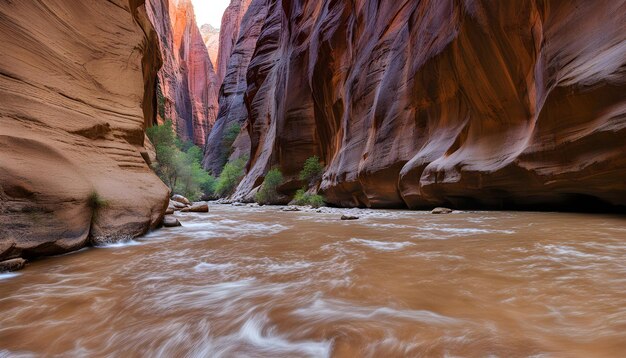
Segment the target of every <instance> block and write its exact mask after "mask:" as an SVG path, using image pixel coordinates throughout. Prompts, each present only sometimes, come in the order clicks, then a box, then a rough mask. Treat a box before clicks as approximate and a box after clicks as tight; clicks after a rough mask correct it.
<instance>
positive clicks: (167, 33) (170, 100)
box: [147, 0, 219, 147]
mask: <svg viewBox="0 0 626 358" xmlns="http://www.w3.org/2000/svg"><path fill="white" fill-rule="evenodd" d="M147 8H148V15H149V17H150V20H151V21H152V23H153V24H154V25H155V28H156V31H157V33H158V35H159V40H160V48H161V53H162V56H163V62H164V65H163V68H162V69H161V71H160V72H159V87H160V89H159V90H160V91H161V93H162V97H160V98H161V100H160V101H161V103H159V121H160V122H162V121H165V120H167V119H171V120H172V122H173V123H174V124H175V127H176V130H177V133H178V135H179V136H180V137H181V138H183V139H186V140H192V141H193V142H194V143H195V144H196V145H199V146H201V147H202V146H204V143H205V141H206V138H207V136H208V134H209V132H210V130H211V126H212V125H213V123H214V122H215V117H216V116H217V93H218V90H219V84H218V82H217V78H216V76H215V72H214V70H213V65H212V64H211V59H210V58H209V53H208V51H207V48H206V45H205V43H204V40H203V38H202V34H201V33H200V30H199V29H198V25H197V24H196V20H195V14H194V10H193V5H192V4H191V1H190V0H149V1H148V6H147Z"/></svg>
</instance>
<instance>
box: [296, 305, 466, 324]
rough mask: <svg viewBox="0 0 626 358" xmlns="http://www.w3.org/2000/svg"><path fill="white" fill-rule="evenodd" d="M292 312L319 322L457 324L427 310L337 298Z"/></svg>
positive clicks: (455, 320) (449, 318)
mask: <svg viewBox="0 0 626 358" xmlns="http://www.w3.org/2000/svg"><path fill="white" fill-rule="evenodd" d="M293 313H294V314H296V315H299V316H304V317H307V318H308V319H310V320H314V321H319V322H328V321H339V320H347V321H350V320H362V321H370V320H373V321H381V320H382V319H384V318H390V319H392V320H396V319H404V320H409V321H415V322H421V323H427V324H443V325H448V324H458V323H460V321H459V320H458V319H455V318H451V317H447V316H443V315H440V314H437V313H435V312H431V311H427V310H408V309H396V308H390V307H364V306H359V305H358V304H355V303H351V302H347V301H341V300H337V299H322V298H317V299H315V301H313V303H312V304H311V305H310V306H309V307H305V308H299V309H296V310H295V311H293Z"/></svg>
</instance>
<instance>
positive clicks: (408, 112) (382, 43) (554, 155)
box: [205, 0, 626, 208]
mask: <svg viewBox="0 0 626 358" xmlns="http://www.w3.org/2000/svg"><path fill="white" fill-rule="evenodd" d="M233 2H236V1H233ZM259 3H260V4H261V5H262V6H264V7H265V9H266V11H265V14H266V15H265V18H264V19H263V20H262V21H261V22H262V24H261V25H260V29H259V31H258V33H257V32H256V31H255V33H254V35H251V36H246V35H245V34H244V36H243V38H241V36H240V38H239V40H238V43H243V42H245V41H246V40H249V41H248V42H247V44H246V45H245V46H243V45H242V46H243V47H245V49H239V52H240V53H242V54H243V53H244V52H245V53H248V52H250V51H251V52H252V53H253V55H252V57H251V59H250V62H249V64H247V69H246V78H245V79H244V78H243V76H242V73H243V70H242V69H241V68H237V65H236V64H235V65H233V70H232V71H229V72H228V73H227V74H226V75H225V77H226V78H225V79H224V84H225V87H226V85H228V87H229V88H230V90H229V92H228V93H227V92H226V91H224V93H223V95H224V97H233V98H234V97H236V96H241V95H240V94H239V93H240V92H241V91H242V90H243V88H244V87H245V93H244V94H243V100H241V99H240V98H238V99H236V100H232V101H230V102H227V103H226V105H225V106H224V107H223V108H222V111H221V112H224V113H220V118H222V117H229V116H231V115H232V116H233V117H235V118H236V120H237V121H241V118H243V117H246V118H245V122H246V123H245V127H246V130H247V131H248V134H249V137H250V141H251V142H250V150H249V153H250V162H249V163H248V165H249V168H248V169H249V170H248V173H247V175H246V177H245V178H244V180H243V181H242V182H241V184H240V185H239V187H238V189H237V193H236V194H235V197H236V198H238V199H242V198H246V197H248V198H249V197H250V193H252V192H253V191H254V189H255V188H256V187H258V186H259V185H260V184H261V182H262V180H263V176H264V175H265V173H266V172H267V171H268V170H269V169H270V168H272V167H274V166H277V167H279V168H280V169H281V170H282V171H283V173H284V174H285V176H286V178H287V179H288V180H287V183H286V184H285V185H284V186H283V188H282V190H283V191H285V192H293V190H295V189H296V188H298V187H299V186H300V185H302V183H300V182H299V181H298V178H297V177H298V175H297V174H298V172H299V171H300V169H301V167H302V164H303V163H304V161H305V160H306V159H307V158H308V157H310V156H313V155H317V156H319V157H320V158H321V160H322V162H323V163H324V165H325V167H326V169H325V174H324V177H323V181H322V183H321V187H320V189H321V190H322V192H323V194H324V195H325V196H326V199H327V200H328V201H329V202H330V203H332V204H335V205H340V206H367V207H410V208H422V207H424V208H425V207H432V206H435V205H450V206H454V207H458V208H464V207H492V208H507V207H515V208H522V207H529V208H532V207H540V208H546V207H548V206H550V205H556V206H558V207H560V208H568V207H569V206H570V205H588V204H599V205H605V204H614V205H626V179H625V178H626V140H625V138H626V64H625V62H626V22H624V19H625V18H626V2H625V1H624V0H597V1H586V0H572V1H558V0H545V1H544V0H527V1H521V0H520V1H496V0H472V1H463V2H459V1H453V0H443V1H440V0H437V1H434V0H430V1H429V0H425V1H412V0H397V1H395V0H394V1H391V0H387V1H380V0H350V1H349V0H320V1H317V0H316V1H312V0H280V1H278V0H266V1H260V2H259ZM254 11H255V13H254V14H251V12H252V8H251V9H250V10H249V11H248V12H249V13H248V16H247V20H246V21H243V23H242V24H241V26H240V28H241V29H246V28H251V27H254V26H256V21H257V18H256V15H260V14H258V9H255V10H254ZM253 15H254V16H253ZM253 23H254V25H253ZM242 41H243V42H242ZM221 46H222V49H224V48H228V46H230V43H223V44H221ZM220 56H222V53H221V52H220ZM239 57H240V60H236V61H235V62H238V63H239V64H240V65H241V66H244V65H245V64H246V62H248V61H246V60H247V59H246V58H245V56H243V55H241V56H239ZM224 64H225V62H223V61H222V60H221V59H220V66H222V65H224ZM231 64H233V61H230V62H229V66H230V65H231ZM218 73H219V71H218ZM244 81H245V85H244ZM229 93H231V94H232V93H237V94H238V95H236V96H232V95H230V96H226V95H228V94H229ZM218 122H219V120H218ZM212 137H213V133H212ZM216 140H219V138H211V139H210V140H209V142H210V143H209V144H211V142H213V141H216ZM207 154H208V156H209V157H210V155H211V152H210V151H209V152H208V153H207ZM209 162H210V160H209ZM206 164H207V163H205V165H206ZM208 164H209V165H208V166H209V167H210V163H208Z"/></svg>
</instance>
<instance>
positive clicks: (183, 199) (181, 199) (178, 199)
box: [172, 195, 191, 205]
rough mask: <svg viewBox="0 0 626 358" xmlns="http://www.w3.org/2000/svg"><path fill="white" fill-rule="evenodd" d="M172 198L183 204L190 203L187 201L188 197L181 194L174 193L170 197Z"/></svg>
mask: <svg viewBox="0 0 626 358" xmlns="http://www.w3.org/2000/svg"><path fill="white" fill-rule="evenodd" d="M172 200H174V201H176V202H178V203H181V204H185V205H191V201H189V199H187V198H185V197H184V196H182V195H174V196H173V197H172Z"/></svg>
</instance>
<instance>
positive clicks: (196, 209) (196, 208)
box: [181, 202, 209, 213]
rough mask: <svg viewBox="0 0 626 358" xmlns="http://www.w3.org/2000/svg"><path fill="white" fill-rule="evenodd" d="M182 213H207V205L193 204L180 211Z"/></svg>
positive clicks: (201, 203) (203, 203)
mask: <svg viewBox="0 0 626 358" xmlns="http://www.w3.org/2000/svg"><path fill="white" fill-rule="evenodd" d="M181 212H183V213H208V212H209V204H207V203H206V202H200V203H193V205H191V206H189V207H186V208H184V209H182V210H181Z"/></svg>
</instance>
